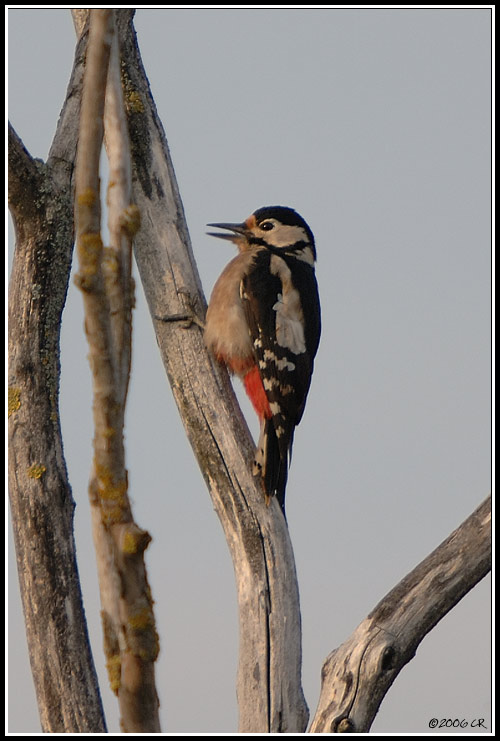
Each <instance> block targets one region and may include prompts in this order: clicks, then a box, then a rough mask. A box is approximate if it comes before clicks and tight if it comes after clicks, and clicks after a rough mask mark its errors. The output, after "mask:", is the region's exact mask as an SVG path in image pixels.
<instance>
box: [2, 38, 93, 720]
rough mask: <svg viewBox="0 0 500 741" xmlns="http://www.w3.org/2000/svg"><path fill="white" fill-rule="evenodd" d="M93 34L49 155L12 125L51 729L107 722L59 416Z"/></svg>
mask: <svg viewBox="0 0 500 741" xmlns="http://www.w3.org/2000/svg"><path fill="white" fill-rule="evenodd" d="M85 44H86V39H85V38H82V39H81V40H80V43H79V44H78V46H77V49H76V54H75V62H74V66H73V72H72V75H71V80H70V83H69V87H68V92H67V96H66V100H65V103H64V106H63V110H62V113H61V117H60V120H59V124H58V127H57V131H56V134H55V137H54V141H53V144H52V147H51V150H50V153H49V157H48V160H47V163H46V164H44V163H42V162H41V161H40V160H34V159H33V158H32V157H31V156H30V155H29V153H28V152H27V151H26V149H25V148H24V147H23V145H22V143H21V141H20V139H19V137H18V136H17V134H15V132H14V131H13V130H12V129H11V128H9V207H10V210H11V215H12V218H13V222H14V226H15V233H16V249H15V254H14V261H13V267H12V273H11V278H10V284H9V496H10V506H11V515H12V524H13V531H14V540H15V545H16V559H17V567H18V575H19V584H20V591H21V599H22V603H23V610H24V617H25V622H26V635H27V642H28V650H29V655H30V662H31V670H32V674H33V680H34V684H35V690H36V696H37V702H38V709H39V714H40V720H41V726H42V730H43V731H44V732H45V733H56V732H58V733H103V732H105V731H106V726H105V721H104V714H103V709H102V703H101V698H100V694H99V687H98V684H97V677H96V673H95V668H94V664H93V660H92V654H91V650H90V645H89V640H88V634H87V626H86V621H85V615H84V611H83V606H82V596H81V591H80V583H79V578H78V570H77V565H76V555H75V543H74V538H73V510H74V501H73V498H72V494H71V487H70V484H69V481H68V475H67V471H66V464H65V460H64V454H63V446H62V440H61V428H60V420H59V373H60V367H59V338H60V320H61V313H62V310H63V306H64V303H65V300H66V293H67V287H68V281H69V275H70V269H71V256H72V250H73V202H72V197H71V192H72V172H73V167H74V157H75V151H76V142H77V136H78V115H79V107H80V97H81V80H82V71H83V59H84V52H85Z"/></svg>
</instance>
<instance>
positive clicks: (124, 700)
mask: <svg viewBox="0 0 500 741" xmlns="http://www.w3.org/2000/svg"><path fill="white" fill-rule="evenodd" d="M114 32H115V19H114V11H113V10H109V9H107V10H106V9H99V10H93V11H91V16H90V32H89V48H88V55H87V64H86V69H85V77H84V87H83V97H82V113H81V119H80V137H79V143H78V154H77V166H76V176H75V180H76V194H75V201H76V216H77V251H78V257H79V272H78V275H77V277H76V282H77V285H78V286H79V287H80V288H81V290H82V294H83V301H84V310H85V330H86V334H87V340H88V343H89V356H90V365H91V370H92V380H93V389H94V405H93V411H94V429H95V436H94V463H93V470H92V474H91V480H90V484H89V494H90V501H91V511H92V522H93V532H94V542H95V546H96V553H97V562H98V573H99V588H100V593H101V604H102V617H103V630H104V648H105V653H106V659H107V668H108V674H109V679H110V684H111V687H112V689H113V690H114V691H115V693H116V694H117V696H118V699H119V703H120V711H121V725H122V729H123V731H124V732H128V733H148V732H149V733H158V732H159V731H160V726H159V718H158V698H157V694H156V689H155V677H154V663H155V661H156V658H157V655H158V636H157V633H156V628H155V621H154V614H153V604H152V598H151V594H150V589H149V585H148V582H147V576H146V568H145V564H144V551H145V549H146V547H147V546H148V544H149V542H150V536H149V534H148V533H147V532H145V531H144V530H141V529H140V528H139V527H138V526H137V525H136V524H135V523H134V521H133V517H132V512H131V507H130V501H129V497H128V476H127V471H126V468H125V451H124V443H123V426H124V414H125V399H126V395H127V388H128V379H129V370H130V341H131V311H132V287H131V275H130V268H131V237H132V235H133V232H134V231H135V228H136V227H137V226H138V218H137V209H135V208H134V207H132V208H131V203H130V164H129V161H128V159H127V158H128V152H129V146H128V138H127V131H126V124H125V118H124V111H123V105H122V98H121V90H120V86H119V59H118V45H117V44H116V42H115V43H113V37H114V35H115V33H114ZM110 59H111V61H110ZM108 69H109V73H108ZM106 91H108V92H107V94H106ZM105 100H106V103H107V115H106V124H107V141H108V147H109V151H110V166H111V174H110V186H109V190H108V205H109V221H110V227H111V234H110V237H111V240H112V243H111V246H110V247H108V248H104V247H103V243H102V239H101V203H100V181H99V159H100V154H101V148H102V143H103V135H104V115H105ZM131 216H132V218H131Z"/></svg>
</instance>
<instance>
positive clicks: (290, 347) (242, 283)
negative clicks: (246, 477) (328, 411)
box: [205, 206, 321, 513]
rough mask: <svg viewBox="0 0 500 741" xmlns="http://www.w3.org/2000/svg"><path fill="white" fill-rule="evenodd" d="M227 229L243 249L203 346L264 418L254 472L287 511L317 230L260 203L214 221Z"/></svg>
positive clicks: (303, 392) (313, 331) (314, 331)
mask: <svg viewBox="0 0 500 741" xmlns="http://www.w3.org/2000/svg"><path fill="white" fill-rule="evenodd" d="M208 226H210V227H217V228H218V229H225V230H228V232H230V233H229V234H225V233H222V234H221V233H219V232H209V234H210V235H211V236H214V237H221V238H222V239H228V240H230V241H231V242H234V243H235V244H236V246H237V247H238V250H239V254H238V255H237V256H236V257H235V258H233V259H232V260H231V262H230V263H229V264H228V265H227V266H226V268H225V270H224V271H223V272H222V274H221V276H220V277H219V279H218V280H217V282H216V284H215V286H214V288H213V292H212V296H211V298H210V303H209V306H208V310H207V316H206V324H205V343H206V345H207V347H208V349H209V350H210V351H211V352H212V353H213V355H214V356H215V358H216V359H217V360H218V361H220V362H221V363H224V364H225V365H226V366H227V368H228V369H229V371H230V372H231V373H235V374H236V375H237V376H239V377H240V378H241V379H242V380H243V384H244V386H245V389H246V392H247V394H248V396H249V397H250V400H251V402H252V404H253V407H254V409H255V411H256V412H257V414H258V416H259V420H260V437H259V442H258V445H257V451H256V455H255V462H254V475H260V476H261V478H262V483H263V487H264V493H265V495H266V501H267V503H269V499H270V497H271V496H276V497H277V498H278V501H279V503H280V505H281V508H282V510H283V513H284V512H285V506H284V505H285V487H286V482H287V477H288V464H289V460H290V455H291V450H292V443H293V435H294V431H295V427H296V426H297V425H298V423H299V422H300V420H301V417H302V414H303V412H304V406H305V402H306V397H307V394H308V391H309V386H310V383H311V375H312V371H313V363H314V357H315V355H316V351H317V349H318V344H319V338H320V332H321V317H320V305H319V296H318V286H317V283H316V277H315V273H314V263H315V261H316V249H315V245H314V237H313V234H312V232H311V230H310V228H309V227H308V225H307V224H306V222H305V221H304V219H303V218H302V217H301V216H299V214H298V213H297V212H296V211H294V210H293V209H291V208H287V207H285V206H267V207H264V208H259V209H258V210H257V211H255V212H254V213H253V214H252V215H251V216H249V217H248V219H246V221H244V222H243V223H242V224H226V223H224V224H208Z"/></svg>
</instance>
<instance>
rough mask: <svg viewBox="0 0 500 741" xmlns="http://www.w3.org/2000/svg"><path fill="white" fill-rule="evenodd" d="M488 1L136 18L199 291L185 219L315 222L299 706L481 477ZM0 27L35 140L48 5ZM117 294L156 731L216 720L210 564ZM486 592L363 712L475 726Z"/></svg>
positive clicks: (49, 79) (207, 268)
mask: <svg viewBox="0 0 500 741" xmlns="http://www.w3.org/2000/svg"><path fill="white" fill-rule="evenodd" d="M490 22H491V13H490V10H489V9H488V7H487V6H485V7H483V8H474V9H472V8H464V7H462V8H454V9H453V8H451V9H423V8H417V9H408V8H406V9H403V8H397V7H392V8H386V9H358V8H356V7H355V6H350V7H349V8H347V9H338V8H336V9H335V8H329V7H328V6H320V7H319V8H316V9H304V8H297V7H295V8H286V7H284V6H280V7H279V8H275V9H272V8H264V9H256V8H249V9H245V8H241V7H236V8H232V9H228V8H224V9H220V8H219V9H215V8H203V9H193V8H191V9H179V8H173V7H170V8H163V9H160V8H156V9H148V10H139V11H138V12H137V14H136V21H135V25H136V29H137V34H138V40H139V44H140V48H141V52H142V56H143V61H144V65H145V68H146V72H147V75H148V78H149V80H150V83H151V87H152V92H153V96H154V98H155V100H156V104H157V107H158V111H159V115H160V117H161V119H162V121H163V125H164V127H165V131H166V135H167V139H168V142H169V146H170V150H171V154H172V158H173V162H174V167H175V170H176V174H177V178H178V183H179V187H180V192H181V196H182V199H183V203H184V208H185V212H186V218H187V223H188V227H189V230H190V235H191V240H192V243H193V249H194V254H195V257H196V259H197V261H198V266H199V270H200V274H201V276H202V281H203V285H204V288H205V292H206V294H207V296H208V295H209V293H210V291H211V288H212V286H213V283H214V281H215V279H216V278H217V276H218V274H219V273H220V271H221V270H222V268H223V266H224V265H225V264H226V262H228V260H229V259H230V258H231V257H232V256H233V254H234V253H233V251H232V247H231V246H230V245H228V244H227V243H225V242H222V241H221V240H220V241H219V240H214V239H211V238H210V237H208V236H206V235H205V225H206V224H207V223H208V222H216V221H241V220H243V219H244V218H246V217H247V216H248V215H249V214H250V213H251V212H252V211H254V210H255V209H256V208H258V207H260V206H265V205H276V204H281V205H287V206H292V207H293V208H296V209H297V210H298V211H299V212H300V213H301V214H302V216H304V218H305V219H306V220H307V222H308V223H309V225H310V226H311V229H312V230H313V232H314V234H315V237H316V243H317V251H318V265H317V276H318V282H319V286H320V294H321V300H322V307H323V335H322V340H321V345H320V349H319V352H318V356H317V362H316V368H315V375H314V378H313V383H312V388H311V392H310V396H309V400H308V405H307V409H306V413H305V415H304V419H303V421H302V422H301V425H300V427H299V428H298V430H297V433H296V438H295V447H294V459H293V463H292V468H291V471H290V477H289V485H288V490H287V517H288V523H289V528H290V532H291V537H292V542H293V544H294V551H295V558H296V564H297V571H298V577H299V585H300V594H301V606H302V616H303V653H304V667H303V678H304V690H305V694H306V699H307V702H308V704H309V707H310V711H311V714H313V713H314V711H315V707H316V703H317V699H318V692H319V685H320V670H321V665H322V662H323V661H324V659H325V658H326V656H327V654H328V653H329V652H330V651H331V650H332V649H333V648H335V647H336V646H338V645H339V644H340V643H342V642H343V641H344V640H345V639H346V638H347V637H348V635H349V634H350V633H351V632H352V631H353V630H354V628H355V627H356V626H357V625H358V623H359V622H360V621H361V620H362V619H363V618H364V617H365V616H366V614H367V613H368V612H369V611H370V610H371V609H372V608H373V607H374V605H375V604H376V603H377V602H378V601H379V600H380V599H381V598H382V597H383V596H384V594H385V593H386V592H387V591H388V590H389V589H390V588H392V587H393V586H394V585H395V583H396V582H397V581H399V580H400V579H401V578H402V577H403V576H404V575H405V574H406V573H407V572H408V571H409V570H410V569H412V568H413V567H414V566H415V565H416V564H417V563H418V562H419V561H420V560H421V559H422V558H424V557H425V556H426V555H427V554H428V553H429V552H430V551H431V550H432V549H433V548H435V547H436V546H437V545H438V544H439V543H440V542H441V541H442V540H443V539H444V538H445V537H447V536H448V534H449V533H450V532H451V531H452V530H453V529H454V528H455V527H457V526H458V525H459V524H460V522H461V521H462V520H463V519H465V517H467V516H468V515H469V514H470V513H471V512H472V511H473V510H474V509H475V508H476V507H477V506H478V505H479V504H480V502H481V501H482V500H483V499H484V498H485V497H486V496H487V495H488V493H489V492H490V488H491V482H490V470H491V456H490V451H491V442H490V427H491V425H490V414H491V398H490V388H491V383H490V364H491V356H490V338H491V334H490V332H491V330H490V316H491V308H490V285H491V275H490V265H491V234H490V231H491V229H490V227H491V213H490V203H491V201H490V198H491V194H490V172H491V129H490V122H491V81H490V73H491V50H490V37H491V27H490ZM8 42H9V69H8V81H9V90H8V92H9V117H10V120H11V122H12V123H13V125H14V127H15V128H16V130H17V132H18V134H19V135H20V136H21V138H22V139H23V141H24V143H25V145H26V147H27V148H28V149H29V151H30V152H31V154H32V155H34V156H36V157H41V158H45V157H46V156H47V152H48V149H49V146H50V142H51V140H52V136H53V133H54V130H55V125H56V122H57V118H58V115H59V111H60V108H61V105H62V102H63V99H64V95H65V90H66V85H67V82H68V79H69V74H70V71H71V65H72V57H73V51H74V46H75V35H74V30H73V26H72V21H71V17H70V12H69V10H66V9H51V10H48V9H44V10H43V9H42V10H40V9H11V10H10V11H9V13H8ZM136 278H137V282H138V284H139V281H138V276H137V273H136ZM81 303H82V302H81V296H80V295H79V294H78V291H77V290H76V288H75V287H74V285H73V283H72V284H71V286H70V291H69V296H68V304H67V308H66V310H65V312H64V318H63V322H64V323H63V334H62V348H63V353H62V389H61V410H62V425H63V432H64V436H65V452H66V457H67V463H68V469H69V475H70V480H71V483H72V486H73V494H74V498H75V500H76V503H77V507H76V517H75V531H76V537H77V547H78V556H79V567H80V572H81V577H82V583H83V588H84V598H85V608H86V614H87V618H88V621H89V628H90V631H91V636H92V642H93V646H94V654H95V659H96V663H97V666H98V671H99V674H100V677H101V688H102V693H103V699H104V703H105V707H106V711H107V718H108V724H109V730H110V731H117V730H118V721H117V717H118V714H117V707H116V701H115V698H114V697H113V696H112V694H111V692H110V691H109V689H108V687H107V681H106V678H105V671H104V668H103V658H102V651H101V644H102V640H101V635H100V625H99V597H98V591H97V586H96V577H95V573H94V571H95V569H94V555H93V550H92V544H91V534H90V526H89V517H88V505H87V493H86V484H87V479H88V474H89V470H90V462H91V438H92V429H91V412H90V405H91V396H90V380H89V369H88V363H87V360H86V355H87V349H86V345H85V337H84V334H83V331H82V305H81ZM137 304H138V305H137V310H136V312H135V326H134V361H133V374H132V383H131V392H130V397H129V408H128V415H127V428H126V440H127V455H128V461H127V465H128V468H129V472H130V483H131V496H132V500H133V506H134V513H135V516H136V520H137V522H138V523H139V525H140V526H141V527H144V528H146V529H147V530H148V531H149V532H150V533H151V535H152V536H153V543H152V545H151V547H150V549H149V550H148V556H147V562H148V569H149V580H150V583H151V587H152V591H153V595H154V599H155V601H156V618H157V622H158V629H159V633H160V636H161V654H160V659H159V662H158V685H159V694H160V698H161V720H162V726H163V731H165V732H175V733H180V732H229V733H230V732H232V731H234V729H235V728H236V727H237V707H236V699H235V676H236V662H237V635H238V626H237V606H236V594H235V588H234V578H233V571H232V565H231V561H230V558H229V553H228V550H227V547H226V544H225V541H224V536H223V533H222V529H221V527H220V524H219V522H218V519H217V516H216V515H215V513H214V511H213V508H212V505H211V502H210V498H209V496H208V493H207V491H206V489H205V486H204V483H203V480H202V477H201V474H200V473H199V470H198V468H197V464H196V462H195V460H194V457H193V456H192V453H191V449H190V447H189V444H188V441H187V439H186V437H185V433H184V430H183V427H182V425H181V423H180V421H179V418H178V414H177V410H176V408H175V405H174V403H173V400H172V395H171V392H170V388H169V386H168V382H167V380H166V378H165V375H164V372H163V368H162V365H161V361H160V357H159V354H158V350H157V346H156V341H155V339H154V335H153V332H152V328H151V321H150V319H149V316H148V313H147V309H146V307H145V303H144V301H143V298H142V294H141V292H140V289H138V302H137ZM238 393H239V396H240V398H242V407H243V409H244V412H245V414H246V416H247V418H248V419H249V422H250V425H251V429H252V430H253V432H254V433H256V431H257V425H256V423H255V420H254V418H253V412H252V410H251V409H250V406H249V405H248V404H247V403H246V400H244V399H243V397H242V395H241V393H240V392H239V390H238ZM9 577H10V580H9V587H10V589H9V595H10V602H9V606H10V612H9V615H10V623H9V652H10V674H9V711H10V714H9V730H10V731H11V732H22V733H33V732H37V731H39V724H38V716H37V711H36V703H35V699H34V692H33V689H32V681H31V677H30V673H29V664H28V659H27V651H26V647H25V639H24V637H23V629H22V618H21V613H20V608H19V600H18V597H17V576H16V574H15V563H14V560H13V558H11V560H10V570H9ZM489 588H490V587H489V579H486V580H484V581H483V582H482V583H481V584H480V585H478V587H476V589H475V590H473V592H471V593H470V594H469V595H468V596H467V597H466V598H465V599H464V600H462V602H461V603H460V605H459V606H458V607H457V608H456V609H455V610H453V611H452V613H450V614H449V615H448V616H447V617H446V618H445V619H444V620H443V621H442V623H440V624H439V625H438V626H437V628H436V629H435V630H434V631H433V632H432V633H431V635H430V636H428V637H427V638H426V639H425V641H424V642H423V643H422V644H421V646H420V648H419V650H418V652H417V655H416V657H415V659H414V660H413V661H412V662H411V663H410V664H409V665H408V666H407V667H406V668H405V669H404V670H403V672H402V673H401V675H400V676H399V677H398V679H397V680H396V683H395V684H394V686H393V687H392V689H391V690H390V692H389V694H388V696H387V698H386V700H385V701H384V703H383V705H382V707H381V710H380V712H379V715H378V716H377V718H376V720H375V723H374V726H373V729H372V730H373V731H374V732H375V731H378V732H385V733H390V732H414V733H426V732H428V731H429V726H428V723H429V721H430V719H431V718H435V717H437V718H439V719H440V718H460V719H462V718H464V719H466V720H468V721H472V720H474V719H475V718H482V717H483V718H486V723H487V725H488V727H489V729H490V730H491V721H490V682H489V678H490V669H489V656H490V641H489V636H490V602H489V594H490V593H489ZM471 678H473V680H472V681H471ZM464 730H465V731H469V732H470V731H471V730H473V729H471V728H470V727H469V728H467V729H464Z"/></svg>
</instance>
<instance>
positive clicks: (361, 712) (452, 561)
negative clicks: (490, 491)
mask: <svg viewBox="0 0 500 741" xmlns="http://www.w3.org/2000/svg"><path fill="white" fill-rule="evenodd" d="M490 568H491V497H489V498H488V499H486V500H485V501H484V502H483V504H481V505H480V507H478V509H477V510H476V511H475V512H473V513H472V515H470V517H469V518H468V519H467V520H465V522H464V523H463V524H462V525H461V526H460V527H459V528H457V529H456V530H455V531H454V532H453V533H452V534H451V535H450V536H449V537H448V538H447V539H446V540H445V541H444V542H443V543H441V545H440V546H438V547H437V548H436V549H435V550H434V551H433V552H432V553H431V554H430V555H429V556H427V558H425V559H424V560H423V561H422V562H421V563H420V564H419V565H418V566H417V567H416V568H415V569H413V571H411V572H410V573H409V574H408V575H407V576H406V577H405V578H404V579H403V580H402V581H401V582H400V583H399V584H398V585H397V586H396V587H394V589H392V590H391V591H390V592H389V593H388V594H387V595H386V596H385V597H384V598H383V599H382V600H381V601H380V602H379V604H378V605H377V606H376V607H375V608H374V610H372V612H371V613H370V614H369V615H368V616H367V617H366V618H365V620H363V622H362V623H361V624H360V625H359V626H358V627H357V628H356V630H355V631H354V633H353V634H352V635H351V636H350V637H349V638H348V639H347V641H345V642H344V643H343V644H342V645H341V646H340V647H339V648H337V649H336V650H335V651H333V652H332V653H331V654H330V655H329V656H328V658H327V659H326V661H325V663H324V665H323V669H322V687H321V696H320V700H319V704H318V708H317V710H316V714H315V716H314V720H313V722H312V725H311V733H341V732H351V733H354V732H355V733H367V732H368V731H369V729H370V726H371V724H372V722H373V719H374V717H375V715H376V713H377V711H378V709H379V707H380V704H381V702H382V700H383V698H384V697H385V695H386V693H387V691H388V689H389V688H390V686H391V685H392V683H393V682H394V680H395V679H396V677H397V675H398V674H399V672H400V671H401V669H402V668H403V667H404V666H405V664H407V663H408V662H409V661H410V660H411V659H412V658H413V656H414V655H415V651H416V650H417V646H418V644H419V643H420V642H421V641H422V639H423V638H424V637H425V635H426V634H427V633H428V632H429V631H430V630H431V629H432V628H433V627H434V626H435V625H436V623H437V622H439V620H441V618H443V617H444V616H445V615H446V613H447V612H448V611H449V610H451V608H452V607H454V605H456V604H457V602H459V600H460V599H462V597H463V596H464V595H465V594H466V593H467V592H468V591H469V590H470V589H472V587H473V586H474V585H475V584H477V582H478V581H479V580H480V579H482V578H483V577H484V576H485V575H486V574H487V573H488V571H489V570H490Z"/></svg>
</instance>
